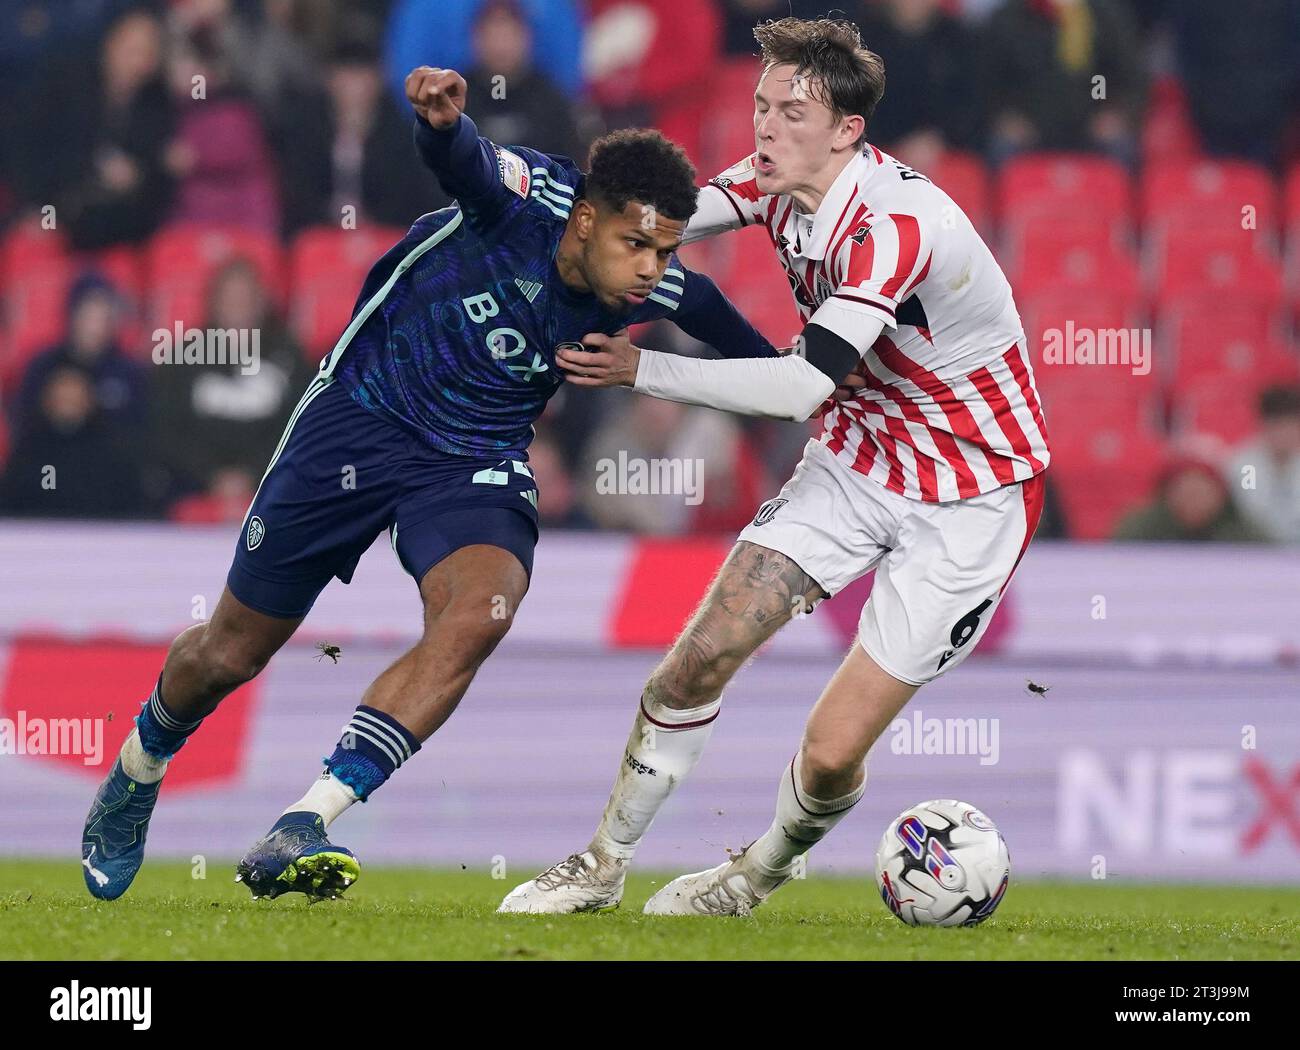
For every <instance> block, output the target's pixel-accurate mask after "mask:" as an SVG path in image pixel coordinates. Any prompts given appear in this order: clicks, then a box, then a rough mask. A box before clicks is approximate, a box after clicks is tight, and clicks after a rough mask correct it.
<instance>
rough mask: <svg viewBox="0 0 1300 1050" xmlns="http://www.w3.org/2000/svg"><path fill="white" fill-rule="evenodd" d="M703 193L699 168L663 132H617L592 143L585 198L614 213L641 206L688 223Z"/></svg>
mask: <svg viewBox="0 0 1300 1050" xmlns="http://www.w3.org/2000/svg"><path fill="white" fill-rule="evenodd" d="M699 192H700V191H699V188H698V187H697V186H696V185H695V165H693V164H692V163H691V162H690V159H689V158H688V157H687V156H686V154H685V153H684V152H683V151H682V148H681V147H680V146H678V145H677V144H676V143H675V142H672V141H670V140H669V139H666V138H664V136H663V135H662V134H660V133H659V132H658V131H654V130H652V129H650V128H628V129H624V130H622V131H611V132H610V133H609V134H608V135H602V136H601V137H600V138H598V139H597V140H596V141H595V142H594V143H592V146H591V171H590V172H589V173H588V175H587V184H586V189H585V190H584V195H585V196H586V197H587V198H589V199H591V200H593V201H595V202H597V203H600V204H603V205H605V206H606V207H609V208H612V209H613V210H614V211H622V210H623V209H624V208H626V207H627V206H628V204H630V203H631V202H632V201H636V202H637V203H639V204H648V205H650V206H651V207H652V208H654V209H655V210H656V211H657V212H659V213H660V214H662V215H663V216H664V217H665V218H669V219H676V220H678V221H679V222H685V221H686V220H687V219H689V218H690V217H691V216H692V215H694V214H695V200H696V198H697V197H698V196H699Z"/></svg>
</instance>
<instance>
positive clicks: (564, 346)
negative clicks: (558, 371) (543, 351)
mask: <svg viewBox="0 0 1300 1050" xmlns="http://www.w3.org/2000/svg"><path fill="white" fill-rule="evenodd" d="M561 350H572V351H574V352H575V353H579V354H586V353H590V352H591V351H589V350H588V349H587V348H586V347H585V346H583V345H582V344H581V343H556V344H555V352H556V353H557V354H558V353H559V352H560V351H561Z"/></svg>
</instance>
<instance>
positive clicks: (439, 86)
mask: <svg viewBox="0 0 1300 1050" xmlns="http://www.w3.org/2000/svg"><path fill="white" fill-rule="evenodd" d="M465 93H466V87H465V78H464V77H463V76H461V75H460V74H459V73H457V72H456V71H455V70H454V69H437V68H435V67H433V66H417V67H416V68H415V69H413V70H411V72H410V73H409V74H408V75H407V78H406V98H407V100H408V101H409V102H410V103H411V107H412V108H413V109H414V110H415V112H416V113H418V114H419V115H420V116H421V117H422V118H423V119H424V120H425V122H426V123H427V124H428V125H429V126H430V127H434V128H449V127H451V126H452V125H453V124H455V123H456V121H457V120H458V119H460V115H461V113H463V112H464V111H465Z"/></svg>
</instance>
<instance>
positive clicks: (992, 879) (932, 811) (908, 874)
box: [876, 798, 1011, 926]
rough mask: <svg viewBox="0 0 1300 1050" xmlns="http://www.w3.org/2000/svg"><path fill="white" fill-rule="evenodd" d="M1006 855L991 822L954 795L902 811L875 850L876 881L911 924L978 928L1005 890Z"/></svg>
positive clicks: (885, 897) (1008, 858) (888, 901)
mask: <svg viewBox="0 0 1300 1050" xmlns="http://www.w3.org/2000/svg"><path fill="white" fill-rule="evenodd" d="M1010 878H1011V854H1010V851H1009V850H1008V849H1007V844H1006V842H1005V841H1004V840H1003V838H1002V835H1001V833H1000V832H999V831H998V829H997V825H995V824H994V823H993V821H991V820H990V819H989V818H988V817H986V816H985V815H984V814H983V813H981V812H980V811H979V810H978V809H976V808H975V807H974V806H972V805H971V804H970V803H969V802H959V801H958V800H957V799H951V798H950V799H934V800H932V801H930V802H921V803H918V804H917V805H915V806H912V807H911V808H910V809H907V810H904V811H903V812H902V813H900V814H899V815H898V817H897V818H896V819H895V820H894V821H893V822H892V823H891V824H890V825H889V827H888V828H886V829H885V834H884V836H883V837H882V838H881V840H880V845H879V846H878V847H877V848H876V886H877V888H878V889H879V890H880V897H881V899H882V900H883V901H884V902H885V904H886V905H887V906H888V908H889V910H890V911H892V912H893V913H894V914H895V915H897V916H898V917H899V918H900V919H901V920H902V921H903V922H905V923H907V924H908V925H909V926H976V925H978V924H979V923H981V922H983V921H984V920H985V919H987V918H988V917H989V916H990V915H992V914H993V911H994V909H996V908H997V906H998V904H1000V903H1001V901H1002V898H1003V896H1005V894H1006V892H1007V883H1008V882H1009V881H1010Z"/></svg>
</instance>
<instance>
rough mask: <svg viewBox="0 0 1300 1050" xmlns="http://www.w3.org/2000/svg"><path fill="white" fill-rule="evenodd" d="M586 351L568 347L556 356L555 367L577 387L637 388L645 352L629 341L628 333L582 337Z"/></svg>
mask: <svg viewBox="0 0 1300 1050" xmlns="http://www.w3.org/2000/svg"><path fill="white" fill-rule="evenodd" d="M582 342H583V345H584V346H585V347H586V348H587V349H586V350H578V349H575V348H574V344H573V343H565V344H564V345H562V346H561V347H560V348H559V349H558V350H556V352H555V363H556V364H557V365H559V366H560V368H562V369H563V370H564V374H565V378H566V379H568V381H569V382H570V383H573V384H575V385H577V386H634V385H635V384H636V370H637V365H639V364H640V360H641V351H640V350H639V349H638V348H637V347H635V346H633V345H632V341H631V340H630V339H628V336H627V329H626V328H622V329H619V331H617V332H615V333H614V334H613V335H605V334H603V333H602V332H592V333H590V334H589V335H584V336H583V337H582Z"/></svg>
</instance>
